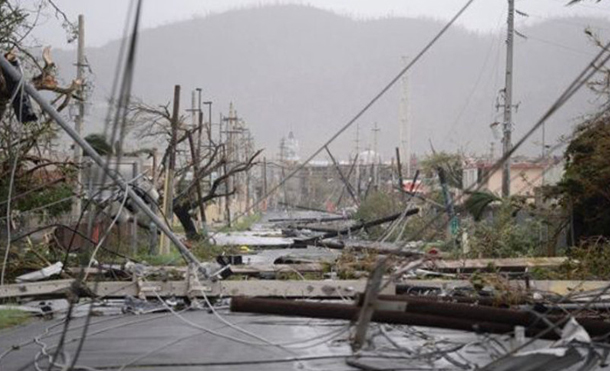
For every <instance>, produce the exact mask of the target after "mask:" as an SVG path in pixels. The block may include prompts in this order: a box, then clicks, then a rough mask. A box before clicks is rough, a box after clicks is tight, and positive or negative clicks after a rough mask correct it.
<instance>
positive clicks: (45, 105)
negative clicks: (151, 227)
mask: <svg viewBox="0 0 610 371" xmlns="http://www.w3.org/2000/svg"><path fill="white" fill-rule="evenodd" d="M0 67H1V68H2V69H3V70H4V71H5V72H6V73H8V74H9V75H10V76H11V77H12V78H13V79H15V80H16V81H20V80H21V78H22V76H21V73H20V72H19V71H17V70H16V69H15V68H14V67H13V66H12V65H11V64H10V63H9V62H8V61H7V60H6V58H5V57H4V56H3V55H0ZM23 85H24V88H25V91H26V92H27V93H28V94H29V95H30V96H31V97H32V98H33V99H34V100H35V101H36V102H37V103H38V104H39V105H40V107H41V108H42V109H43V110H44V111H46V112H47V113H48V114H49V116H51V118H53V119H54V120H55V121H56V122H57V124H58V125H59V126H61V128H62V129H64V130H65V132H66V133H67V134H68V135H69V136H70V137H71V138H72V139H73V140H74V141H75V142H76V144H77V145H79V146H80V147H81V148H82V149H83V151H84V152H85V153H86V154H87V155H88V156H89V157H90V158H91V159H92V160H93V161H94V162H95V163H96V164H97V165H98V166H100V167H101V168H102V169H104V171H105V172H106V174H107V175H108V176H109V177H110V178H111V179H112V180H113V181H115V182H116V183H117V184H118V185H119V186H120V187H121V188H124V189H127V194H128V196H129V197H130V198H131V199H132V200H133V202H134V203H135V204H136V205H137V206H138V207H139V208H140V209H141V210H142V211H143V212H144V214H146V216H148V217H149V218H150V219H151V220H152V222H153V223H154V224H155V225H156V226H157V227H158V228H159V229H160V230H161V231H162V232H163V233H165V234H166V235H167V237H168V238H169V239H170V240H171V241H172V242H173V243H174V245H176V247H177V248H178V250H179V251H180V253H181V254H182V255H183V256H184V257H185V258H186V259H187V260H189V261H190V262H191V263H195V264H197V267H198V268H199V270H200V271H201V273H202V274H204V275H205V276H206V277H207V276H208V272H207V271H206V269H205V268H204V267H203V266H202V265H201V263H199V261H198V260H197V258H196V257H195V255H193V254H192V253H191V252H190V251H189V250H188V249H187V248H186V246H184V244H183V243H182V242H181V241H180V239H179V238H178V237H177V236H176V235H175V234H174V233H173V232H172V231H171V229H170V228H169V227H168V226H167V225H166V224H165V223H164V222H163V221H162V220H161V218H159V217H158V216H157V214H155V213H154V211H152V210H151V209H150V208H149V207H148V205H147V204H146V203H145V202H144V200H142V199H141V198H140V197H139V196H138V195H137V194H136V193H135V192H134V191H133V189H132V188H130V187H128V186H127V182H126V181H125V180H124V179H123V178H122V176H121V175H120V174H118V173H115V172H112V171H110V169H109V168H108V166H107V164H106V162H105V161H104V159H102V157H101V156H100V155H99V154H98V153H97V152H96V151H95V150H94V149H93V148H92V147H91V146H90V145H89V143H87V142H86V141H85V140H84V139H83V138H81V137H80V136H79V135H78V133H77V132H76V131H75V130H74V128H72V126H71V125H70V124H68V123H67V122H66V121H65V120H64V119H63V118H62V117H61V116H60V115H59V113H58V112H57V111H56V110H55V108H54V107H53V106H52V105H51V104H50V103H49V102H47V101H46V100H45V99H44V98H43V97H42V95H41V94H40V93H39V92H38V91H37V90H36V89H34V87H32V85H31V84H29V83H27V82H24V84H23Z"/></svg>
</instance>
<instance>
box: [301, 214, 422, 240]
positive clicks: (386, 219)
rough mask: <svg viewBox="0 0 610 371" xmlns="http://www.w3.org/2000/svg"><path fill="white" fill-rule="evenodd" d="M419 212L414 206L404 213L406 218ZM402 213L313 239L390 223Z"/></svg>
mask: <svg viewBox="0 0 610 371" xmlns="http://www.w3.org/2000/svg"><path fill="white" fill-rule="evenodd" d="M417 213H419V209H418V208H414V209H410V210H407V212H406V213H404V216H405V218H406V217H408V216H411V215H415V214H417ZM402 215H403V212H399V213H396V214H392V215H389V216H385V217H383V218H380V219H375V220H371V221H370V222H364V223H360V224H358V225H355V226H353V227H348V228H345V229H341V230H337V231H332V232H327V233H325V234H324V235H323V236H318V237H313V238H312V239H311V240H321V239H322V240H323V239H327V238H331V237H337V236H341V235H346V234H350V233H352V232H355V231H358V230H360V229H366V228H371V227H375V226H378V225H381V224H385V223H389V222H391V221H394V220H396V219H398V218H400V217H401V216H402Z"/></svg>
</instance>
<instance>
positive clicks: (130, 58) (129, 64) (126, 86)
mask: <svg viewBox="0 0 610 371" xmlns="http://www.w3.org/2000/svg"><path fill="white" fill-rule="evenodd" d="M141 10H142V0H138V2H137V5H136V10H135V21H134V25H133V31H132V34H131V40H130V44H129V53H128V55H127V61H126V64H125V74H124V75H123V84H122V86H121V96H123V97H124V101H123V99H120V102H119V107H118V109H117V116H116V121H115V125H114V128H113V134H114V132H115V129H116V126H117V125H118V126H120V133H121V136H120V138H119V146H118V147H119V148H118V149H117V151H118V153H117V154H116V155H117V161H116V164H117V165H116V166H117V169H118V168H119V166H120V159H121V155H122V145H123V139H124V138H123V137H124V135H125V127H126V125H127V110H128V105H129V99H130V96H131V86H132V80H133V71H134V68H135V52H136V47H137V40H138V34H139V33H138V29H139V25H140V15H141ZM121 102H122V104H121ZM121 108H123V115H122V117H121V121H120V122H119V116H118V114H119V110H120V109H121ZM104 174H105V173H104ZM128 186H129V185H128ZM124 192H127V190H125V191H124ZM99 280H100V276H99V275H97V276H96V280H95V289H94V291H97V290H96V289H97V287H98V285H99ZM92 313H93V304H91V306H90V307H89V311H88V313H87V316H86V318H85V326H84V327H83V331H82V337H81V339H80V341H79V343H78V346H77V348H76V352H75V354H74V356H73V358H72V362H71V364H70V367H69V368H68V369H72V368H74V366H75V365H76V362H77V361H78V358H79V356H80V353H81V351H82V349H83V345H84V344H85V339H86V337H87V331H88V329H89V324H90V321H91V317H92Z"/></svg>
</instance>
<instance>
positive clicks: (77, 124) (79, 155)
mask: <svg viewBox="0 0 610 371" xmlns="http://www.w3.org/2000/svg"><path fill="white" fill-rule="evenodd" d="M84 77H85V16H84V15H82V14H79V15H78V47H77V57H76V79H77V81H79V82H80V86H79V88H78V92H79V96H80V98H81V99H80V100H79V101H78V115H77V116H76V119H75V120H74V129H75V130H76V133H77V134H78V135H79V136H80V135H81V134H82V130H83V120H84V117H85V101H84V81H83V80H84ZM82 159H83V150H82V149H81V147H79V146H78V145H76V144H75V145H74V164H75V165H76V166H77V170H76V185H75V187H74V193H75V194H76V197H75V199H74V203H73V204H72V219H73V220H74V221H76V220H77V219H78V217H79V215H80V212H81V208H82V202H81V197H82V191H83V186H82V184H81V183H82V181H83V171H82V169H81V162H82Z"/></svg>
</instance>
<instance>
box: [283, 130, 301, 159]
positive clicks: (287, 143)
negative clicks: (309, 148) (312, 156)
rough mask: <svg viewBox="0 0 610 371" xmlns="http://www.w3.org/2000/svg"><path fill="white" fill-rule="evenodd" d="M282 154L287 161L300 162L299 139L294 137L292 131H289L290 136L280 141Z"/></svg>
mask: <svg viewBox="0 0 610 371" xmlns="http://www.w3.org/2000/svg"><path fill="white" fill-rule="evenodd" d="M280 156H281V158H282V160H283V161H286V162H299V161H300V160H301V157H300V156H299V141H298V140H297V139H296V138H295V137H294V133H293V132H292V131H291V132H290V133H288V138H282V140H281V143H280Z"/></svg>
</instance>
